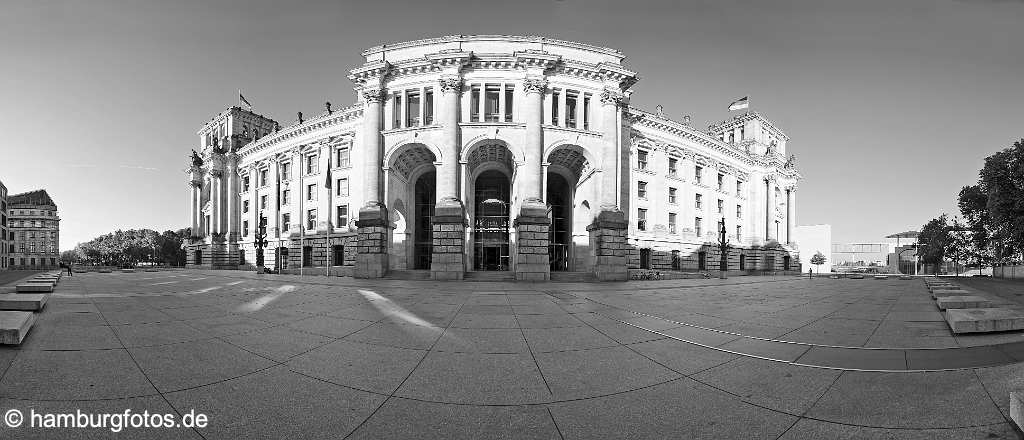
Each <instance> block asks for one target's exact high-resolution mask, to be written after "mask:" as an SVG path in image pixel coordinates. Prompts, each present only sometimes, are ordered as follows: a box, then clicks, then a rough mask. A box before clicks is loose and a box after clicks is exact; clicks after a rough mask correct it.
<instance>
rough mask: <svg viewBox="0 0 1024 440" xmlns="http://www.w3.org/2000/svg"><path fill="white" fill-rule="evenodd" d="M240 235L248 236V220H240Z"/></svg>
mask: <svg viewBox="0 0 1024 440" xmlns="http://www.w3.org/2000/svg"><path fill="white" fill-rule="evenodd" d="M242 236H243V237H248V236H249V220H243V221H242Z"/></svg>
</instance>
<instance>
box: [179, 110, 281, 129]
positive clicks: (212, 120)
mask: <svg viewBox="0 0 1024 440" xmlns="http://www.w3.org/2000/svg"><path fill="white" fill-rule="evenodd" d="M232 110H238V111H241V112H245V113H249V114H251V115H253V116H256V117H260V118H263V119H266V120H268V121H270V122H274V123H276V122H277V121H275V120H273V119H271V118H268V117H266V116H264V115H261V114H259V113H255V112H252V111H249V110H246V109H244V108H242V107H239V106H237V105H234V106H231V107H228V108H227V109H225V110H224V111H222V112H220V113H218V114H217V115H216V116H214V117H212V118H210V120H209V121H206V123H205V124H203V126H202V127H201V128H200V129H199V130H198V131H196V134H197V135H200V136H202V135H204V134H206V132H207V131H209V129H210V127H212V126H216V125H218V124H219V123H220V122H221V121H223V120H224V119H227V118H228V115H230V114H231V111H232Z"/></svg>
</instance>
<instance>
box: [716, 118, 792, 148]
mask: <svg viewBox="0 0 1024 440" xmlns="http://www.w3.org/2000/svg"><path fill="white" fill-rule="evenodd" d="M751 119H759V120H760V121H761V123H762V124H764V125H767V128H768V129H769V130H770V131H772V132H774V133H776V134H778V135H779V136H780V137H782V139H783V140H786V141H788V140H789V136H787V135H786V133H785V132H783V131H782V130H780V129H779V128H778V126H776V125H775V123H774V122H772V120H771V119H768V118H766V117H765V116H764V115H762V114H761V113H760V112H756V111H748V112H743V113H742V114H739V115H736V116H733V117H732V118H730V119H725V120H723V121H722V122H719V123H717V124H711V125H708V131H709V132H710V131H712V130H715V129H721V128H725V127H731V126H733V125H736V124H739V123H741V122H746V121H749V120H751Z"/></svg>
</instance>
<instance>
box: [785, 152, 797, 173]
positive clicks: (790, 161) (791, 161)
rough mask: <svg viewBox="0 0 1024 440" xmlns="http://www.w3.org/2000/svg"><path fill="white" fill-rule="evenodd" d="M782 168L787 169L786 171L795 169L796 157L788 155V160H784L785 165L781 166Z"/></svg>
mask: <svg viewBox="0 0 1024 440" xmlns="http://www.w3.org/2000/svg"><path fill="white" fill-rule="evenodd" d="M783 168H785V169H788V170H791V169H793V168H796V155H795V154H790V155H789V159H786V164H785V165H783Z"/></svg>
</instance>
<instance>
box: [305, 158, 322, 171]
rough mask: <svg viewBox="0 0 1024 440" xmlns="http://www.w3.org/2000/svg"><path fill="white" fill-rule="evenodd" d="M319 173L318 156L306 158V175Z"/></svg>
mask: <svg viewBox="0 0 1024 440" xmlns="http://www.w3.org/2000/svg"><path fill="white" fill-rule="evenodd" d="M317 171H319V170H318V169H317V155H315V154H310V155H308V156H306V174H316V173H317Z"/></svg>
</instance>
